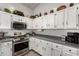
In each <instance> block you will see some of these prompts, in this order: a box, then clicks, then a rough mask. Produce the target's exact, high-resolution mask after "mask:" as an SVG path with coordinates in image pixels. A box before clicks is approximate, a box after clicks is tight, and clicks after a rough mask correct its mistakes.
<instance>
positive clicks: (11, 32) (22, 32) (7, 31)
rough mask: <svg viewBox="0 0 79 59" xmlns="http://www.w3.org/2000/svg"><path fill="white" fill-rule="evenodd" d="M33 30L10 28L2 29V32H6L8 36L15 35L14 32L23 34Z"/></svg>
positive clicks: (0, 30)
mask: <svg viewBox="0 0 79 59" xmlns="http://www.w3.org/2000/svg"><path fill="white" fill-rule="evenodd" d="M30 31H31V30H10V29H0V32H6V34H5V35H6V36H13V35H14V33H15V32H16V33H21V35H23V34H25V33H28V32H30Z"/></svg>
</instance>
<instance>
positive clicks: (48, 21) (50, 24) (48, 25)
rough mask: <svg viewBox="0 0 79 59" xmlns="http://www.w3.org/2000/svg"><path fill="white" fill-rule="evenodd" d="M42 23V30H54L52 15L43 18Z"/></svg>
mask: <svg viewBox="0 0 79 59" xmlns="http://www.w3.org/2000/svg"><path fill="white" fill-rule="evenodd" d="M43 21H44V22H43V23H44V25H43V26H44V28H45V29H53V28H54V14H49V15H46V16H44V19H43Z"/></svg>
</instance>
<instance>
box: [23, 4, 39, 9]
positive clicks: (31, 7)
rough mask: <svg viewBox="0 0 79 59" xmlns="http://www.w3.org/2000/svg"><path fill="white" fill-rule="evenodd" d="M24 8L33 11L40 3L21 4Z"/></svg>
mask: <svg viewBox="0 0 79 59" xmlns="http://www.w3.org/2000/svg"><path fill="white" fill-rule="evenodd" d="M22 4H23V5H24V6H27V7H28V8H30V9H32V10H34V9H35V8H36V7H37V6H38V5H39V4H40V3H22Z"/></svg>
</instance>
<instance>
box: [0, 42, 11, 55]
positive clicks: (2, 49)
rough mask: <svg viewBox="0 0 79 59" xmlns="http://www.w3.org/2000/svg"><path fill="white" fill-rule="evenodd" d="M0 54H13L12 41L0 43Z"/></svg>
mask: <svg viewBox="0 0 79 59" xmlns="http://www.w3.org/2000/svg"><path fill="white" fill-rule="evenodd" d="M0 56H12V41H9V42H2V43H0Z"/></svg>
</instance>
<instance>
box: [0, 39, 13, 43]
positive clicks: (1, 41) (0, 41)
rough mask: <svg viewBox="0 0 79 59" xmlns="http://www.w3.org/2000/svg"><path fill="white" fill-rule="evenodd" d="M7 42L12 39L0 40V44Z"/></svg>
mask: <svg viewBox="0 0 79 59" xmlns="http://www.w3.org/2000/svg"><path fill="white" fill-rule="evenodd" d="M8 41H12V39H11V38H8V39H1V40H0V43H3V42H8Z"/></svg>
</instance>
